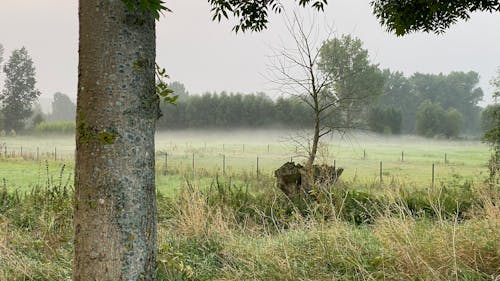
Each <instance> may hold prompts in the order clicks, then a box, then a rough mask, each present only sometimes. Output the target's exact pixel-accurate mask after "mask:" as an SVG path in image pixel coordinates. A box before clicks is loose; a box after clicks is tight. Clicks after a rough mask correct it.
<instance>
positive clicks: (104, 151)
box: [73, 0, 158, 281]
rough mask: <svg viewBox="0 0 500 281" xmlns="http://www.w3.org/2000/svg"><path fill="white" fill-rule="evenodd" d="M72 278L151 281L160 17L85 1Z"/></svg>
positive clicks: (117, 3)
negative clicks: (157, 38)
mask: <svg viewBox="0 0 500 281" xmlns="http://www.w3.org/2000/svg"><path fill="white" fill-rule="evenodd" d="M79 17H80V50H79V79H78V102H77V134H76V167H75V170H76V171H75V209H74V227H75V238H74V239H75V240H74V249H75V253H74V264H73V280H75V281H80V280H81V281H90V280H153V279H154V274H155V264H156V260H155V259H156V198H155V174H154V132H155V120H156V118H157V115H158V106H157V99H156V94H155V87H154V85H155V77H154V71H155V21H154V17H153V16H152V15H150V14H147V13H140V14H139V13H134V12H130V11H129V10H127V8H126V7H125V5H124V4H123V2H122V0H106V1H102V0H80V11H79Z"/></svg>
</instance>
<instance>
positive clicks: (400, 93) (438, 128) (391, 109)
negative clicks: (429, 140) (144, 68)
mask: <svg viewBox="0 0 500 281" xmlns="http://www.w3.org/2000/svg"><path fill="white" fill-rule="evenodd" d="M358 40H359V39H358ZM2 54H3V48H2V47H1V45H0V64H1V63H2V58H3V56H2ZM2 70H3V73H4V75H5V83H4V87H3V89H2V91H1V92H0V131H2V130H3V131H6V132H9V131H11V130H15V131H22V130H24V129H26V128H32V129H34V130H36V128H37V126H38V125H39V124H41V123H47V122H54V121H68V122H73V120H74V119H75V114H76V105H75V104H74V103H73V102H72V101H71V99H70V98H69V97H68V96H67V95H65V94H63V93H55V94H54V96H53V97H54V98H53V102H52V112H51V113H49V114H45V113H43V112H42V110H41V108H40V106H39V104H38V103H37V98H38V97H39V95H40V91H38V90H37V89H36V78H35V74H36V72H35V67H34V64H33V61H32V59H31V58H30V56H29V54H28V51H27V50H26V48H21V49H18V50H14V51H13V52H12V55H11V56H10V58H9V60H8V61H7V62H5V63H4V64H3V67H2ZM380 72H381V73H382V75H383V79H384V83H383V90H382V91H380V92H379V93H374V95H373V97H372V101H371V102H370V103H366V102H363V105H362V106H361V107H360V106H358V108H357V109H356V110H357V111H358V114H356V117H357V118H359V119H360V121H361V122H360V123H359V124H360V125H359V128H360V129H368V130H371V131H374V132H377V133H383V134H418V135H422V136H426V137H434V136H443V137H457V136H459V135H462V134H467V135H479V134H481V133H482V132H484V131H485V130H488V129H489V128H491V126H492V125H491V123H492V121H491V119H492V116H491V115H492V112H493V109H492V106H490V107H488V108H486V110H485V109H483V108H481V107H480V106H479V105H478V103H479V101H480V100H481V99H482V98H483V91H482V89H481V88H479V87H478V83H479V74H478V73H476V72H473V71H470V72H451V73H449V74H442V73H441V74H424V73H415V74H413V75H411V76H409V77H406V76H405V75H404V74H403V73H401V72H397V71H395V72H393V71H390V70H383V71H380ZM372 80H373V79H372ZM364 81H370V79H369V77H366V79H364ZM373 81H375V80H373ZM378 84H380V83H378ZM168 86H169V87H170V88H171V89H172V90H173V91H174V92H175V93H176V94H177V95H178V96H179V99H178V100H177V102H176V104H175V106H172V105H170V104H167V103H162V104H161V105H160V107H161V110H162V117H161V118H160V119H159V120H158V123H157V125H158V126H157V127H158V129H159V130H167V129H168V130H174V129H186V128H188V129H200V128H218V129H233V128H269V127H282V128H290V129H306V128H310V127H311V124H312V123H313V112H312V109H311V108H310V107H308V106H307V104H306V103H304V102H303V101H302V100H300V98H298V97H296V96H283V97H279V98H277V99H272V98H271V97H270V96H269V95H267V94H265V93H257V94H242V93H227V92H220V93H204V94H202V95H190V94H189V92H188V91H187V90H186V88H185V86H184V85H183V84H182V83H180V82H173V83H170V84H169V85H168ZM377 87H380V86H379V85H375V86H373V87H372V88H374V89H375V88H377ZM373 91H376V90H373ZM367 104H369V105H367ZM332 118H335V117H332ZM42 125H43V126H42V127H44V128H45V127H47V124H42ZM56 130H57V128H56ZM66 131H67V130H66Z"/></svg>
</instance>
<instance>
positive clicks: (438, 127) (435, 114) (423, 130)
mask: <svg viewBox="0 0 500 281" xmlns="http://www.w3.org/2000/svg"><path fill="white" fill-rule="evenodd" d="M416 117H417V119H416V130H417V134H419V135H421V136H426V137H433V136H435V135H438V134H440V133H441V132H442V128H443V125H442V122H443V120H444V119H445V117H446V111H445V110H444V109H443V107H441V105H439V104H435V103H432V102H431V101H430V100H425V101H424V102H422V103H421V104H420V106H419V107H418V109H417V116H416Z"/></svg>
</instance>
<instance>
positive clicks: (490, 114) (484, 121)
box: [481, 104, 500, 132]
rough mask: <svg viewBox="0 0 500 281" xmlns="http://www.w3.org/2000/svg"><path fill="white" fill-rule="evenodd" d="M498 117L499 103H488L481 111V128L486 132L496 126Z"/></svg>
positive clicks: (499, 112)
mask: <svg viewBox="0 0 500 281" xmlns="http://www.w3.org/2000/svg"><path fill="white" fill-rule="evenodd" d="M499 117H500V104H490V105H488V106H486V108H485V109H484V110H483V111H482V112H481V129H482V130H483V131H484V132H487V131H489V130H491V129H493V128H494V127H495V126H497V118H499Z"/></svg>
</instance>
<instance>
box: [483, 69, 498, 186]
mask: <svg viewBox="0 0 500 281" xmlns="http://www.w3.org/2000/svg"><path fill="white" fill-rule="evenodd" d="M490 83H491V85H492V86H493V87H494V93H493V98H494V99H495V100H496V99H497V98H498V97H499V96H500V69H499V71H498V74H497V76H496V77H495V78H493V79H492V80H491V81H490ZM483 116H484V117H483V125H484V126H485V129H487V131H486V132H485V133H484V135H483V141H485V142H486V143H488V144H489V145H490V147H491V149H492V151H493V153H492V155H491V158H490V161H489V165H488V168H489V170H490V181H491V182H492V184H495V183H496V184H498V183H499V180H500V177H499V175H500V106H499V105H498V104H495V105H491V106H489V107H488V108H486V110H485V111H484V112H483Z"/></svg>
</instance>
